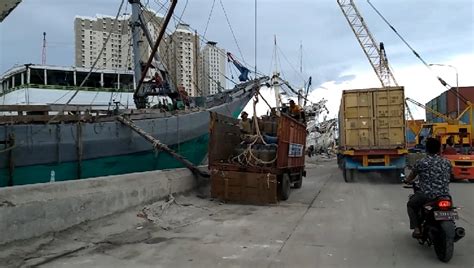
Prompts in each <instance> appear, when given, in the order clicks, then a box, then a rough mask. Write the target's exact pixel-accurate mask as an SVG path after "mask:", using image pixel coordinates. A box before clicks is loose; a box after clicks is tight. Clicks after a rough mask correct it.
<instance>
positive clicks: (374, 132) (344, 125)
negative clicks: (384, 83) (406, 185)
mask: <svg viewBox="0 0 474 268" xmlns="http://www.w3.org/2000/svg"><path fill="white" fill-rule="evenodd" d="M404 113H405V97H404V88H403V87H384V88H371V89H357V90H344V91H343V93H342V98H341V106H340V109H339V146H338V148H339V151H338V164H339V167H340V168H341V169H342V171H343V176H344V180H345V181H346V182H352V181H353V180H354V177H355V175H356V174H357V172H359V171H387V172H390V173H391V174H392V175H393V176H396V177H399V176H400V173H401V172H403V170H404V169H405V166H406V155H407V153H408V151H407V149H406V140H405V115H404Z"/></svg>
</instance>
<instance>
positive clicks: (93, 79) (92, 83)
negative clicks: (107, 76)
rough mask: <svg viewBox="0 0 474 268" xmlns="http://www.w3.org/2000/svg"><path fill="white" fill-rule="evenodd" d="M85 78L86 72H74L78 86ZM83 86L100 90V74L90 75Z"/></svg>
mask: <svg viewBox="0 0 474 268" xmlns="http://www.w3.org/2000/svg"><path fill="white" fill-rule="evenodd" d="M86 76H87V72H76V80H77V84H78V85H80V84H81V83H82V81H84V78H86ZM83 86H84V87H95V88H100V73H91V75H90V76H89V78H88V79H87V81H86V82H85V83H84V85H83Z"/></svg>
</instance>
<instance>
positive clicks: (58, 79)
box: [47, 70, 74, 86]
mask: <svg viewBox="0 0 474 268" xmlns="http://www.w3.org/2000/svg"><path fill="white" fill-rule="evenodd" d="M47 75H48V85H56V86H74V72H73V71H63V70H48V73H47Z"/></svg>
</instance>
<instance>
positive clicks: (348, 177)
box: [342, 169, 355, 183]
mask: <svg viewBox="0 0 474 268" xmlns="http://www.w3.org/2000/svg"><path fill="white" fill-rule="evenodd" d="M342 172H343V175H344V181H345V182H347V183H351V182H354V175H355V174H354V173H355V170H354V169H343V170H342Z"/></svg>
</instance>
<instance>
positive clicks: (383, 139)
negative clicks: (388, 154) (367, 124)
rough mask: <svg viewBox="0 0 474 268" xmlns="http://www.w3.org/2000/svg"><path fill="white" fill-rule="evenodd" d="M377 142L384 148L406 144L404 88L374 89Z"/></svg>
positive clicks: (400, 146) (399, 146)
mask: <svg viewBox="0 0 474 268" xmlns="http://www.w3.org/2000/svg"><path fill="white" fill-rule="evenodd" d="M374 100H375V101H374V103H375V118H374V121H375V129H376V131H375V133H374V135H375V143H376V145H377V146H378V147H383V148H402V147H404V146H405V134H406V133H405V101H404V100H405V98H404V94H403V89H400V88H396V89H391V90H377V91H374Z"/></svg>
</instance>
